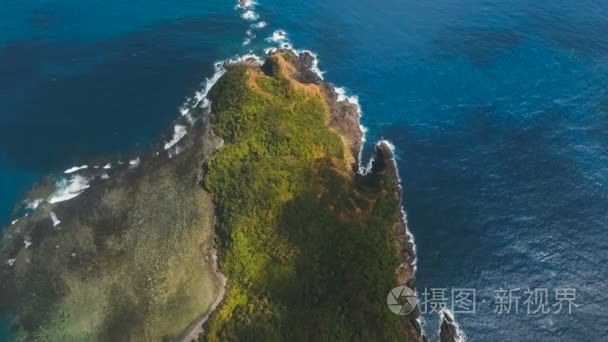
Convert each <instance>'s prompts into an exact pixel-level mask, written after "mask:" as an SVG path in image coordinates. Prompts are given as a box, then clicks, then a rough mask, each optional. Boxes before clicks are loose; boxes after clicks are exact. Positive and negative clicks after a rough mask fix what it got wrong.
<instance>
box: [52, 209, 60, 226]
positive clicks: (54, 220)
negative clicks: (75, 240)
mask: <svg viewBox="0 0 608 342" xmlns="http://www.w3.org/2000/svg"><path fill="white" fill-rule="evenodd" d="M50 214H51V220H53V227H57V226H58V225H59V224H60V223H61V221H60V220H59V219H58V218H57V214H55V212H54V211H51V212H50Z"/></svg>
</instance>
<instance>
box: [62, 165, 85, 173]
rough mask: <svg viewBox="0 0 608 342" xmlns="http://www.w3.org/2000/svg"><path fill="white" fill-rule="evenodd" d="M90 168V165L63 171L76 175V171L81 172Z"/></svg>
mask: <svg viewBox="0 0 608 342" xmlns="http://www.w3.org/2000/svg"><path fill="white" fill-rule="evenodd" d="M88 168H89V166H88V165H82V166H74V167H71V168H69V169H67V170H65V171H63V173H65V174H70V173H74V172H76V171H80V170H84V169H88Z"/></svg>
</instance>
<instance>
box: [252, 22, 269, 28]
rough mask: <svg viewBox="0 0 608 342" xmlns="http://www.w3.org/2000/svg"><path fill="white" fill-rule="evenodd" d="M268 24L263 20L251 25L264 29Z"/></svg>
mask: <svg viewBox="0 0 608 342" xmlns="http://www.w3.org/2000/svg"><path fill="white" fill-rule="evenodd" d="M266 26H268V23H267V22H265V21H263V20H262V21H260V22H257V23H255V24H251V27H253V28H254V29H263V28H264V27H266Z"/></svg>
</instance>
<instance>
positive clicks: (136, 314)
mask: <svg viewBox="0 0 608 342" xmlns="http://www.w3.org/2000/svg"><path fill="white" fill-rule="evenodd" d="M195 136H197V135H196V134H194V133H193V134H192V135H191V136H189V137H187V138H188V139H194V137H195ZM199 137H200V136H199ZM203 157H204V152H203V149H202V148H201V147H200V145H198V148H197V149H193V148H190V149H188V150H187V151H185V152H183V153H182V154H180V155H178V156H177V157H175V158H173V159H168V158H166V157H156V158H151V157H150V158H148V159H146V160H145V161H144V162H143V163H142V164H143V165H142V166H140V167H139V168H138V169H136V170H124V171H116V172H114V173H113V174H112V177H111V179H109V180H106V181H101V182H100V183H96V184H92V187H91V189H89V190H87V191H86V192H85V193H83V194H82V195H81V196H80V197H79V198H78V199H77V200H73V201H68V202H64V203H61V204H59V205H57V206H55V207H53V208H52V209H53V210H54V211H55V212H56V213H57V215H58V216H59V218H60V219H61V220H62V224H61V225H60V226H59V227H60V229H55V228H52V225H51V222H50V219H49V216H48V215H49V213H48V209H50V208H39V209H38V210H37V211H36V213H35V214H34V217H30V218H28V219H23V220H22V221H20V223H19V224H20V225H23V226H22V227H23V228H31V229H33V239H32V241H33V245H32V246H31V247H30V248H28V249H24V248H21V250H20V251H19V254H18V255H17V260H16V263H15V265H14V267H8V266H6V265H2V267H0V282H1V283H2V286H0V294H1V295H2V297H1V298H2V300H3V303H2V304H3V305H2V306H3V307H2V309H4V310H9V311H10V312H12V313H14V314H16V322H17V324H18V325H19V328H20V333H19V335H20V337H21V339H23V340H36V341H160V340H163V339H170V340H175V339H176V338H177V337H179V336H180V335H181V334H182V333H183V332H184V330H185V329H186V328H187V327H188V326H189V325H190V324H192V323H193V322H195V321H196V320H197V319H199V318H200V317H201V316H202V315H203V314H205V313H206V311H207V310H208V309H209V308H210V306H211V304H212V303H213V301H214V300H215V298H216V296H217V293H218V287H219V284H218V279H217V277H216V274H215V271H214V268H213V265H212V262H211V256H210V254H211V250H212V244H213V236H214V234H213V206H212V199H211V196H210V195H209V194H208V193H206V192H205V191H204V190H203V189H201V188H200V187H198V186H196V184H197V178H198V176H199V172H200V170H201V169H200V166H201V165H202V161H203ZM19 243H20V245H22V243H21V240H19ZM206 260H207V261H206ZM9 298H10V299H12V300H11V302H10V303H9V300H8V299H9ZM5 299H7V301H4V300H5ZM5 306H8V307H5Z"/></svg>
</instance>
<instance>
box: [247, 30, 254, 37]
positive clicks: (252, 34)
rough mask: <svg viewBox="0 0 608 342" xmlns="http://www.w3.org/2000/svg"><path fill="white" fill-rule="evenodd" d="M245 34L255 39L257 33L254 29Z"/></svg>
mask: <svg viewBox="0 0 608 342" xmlns="http://www.w3.org/2000/svg"><path fill="white" fill-rule="evenodd" d="M245 34H246V35H247V36H249V37H255V33H253V30H252V29H248V30H247V31H245Z"/></svg>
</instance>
